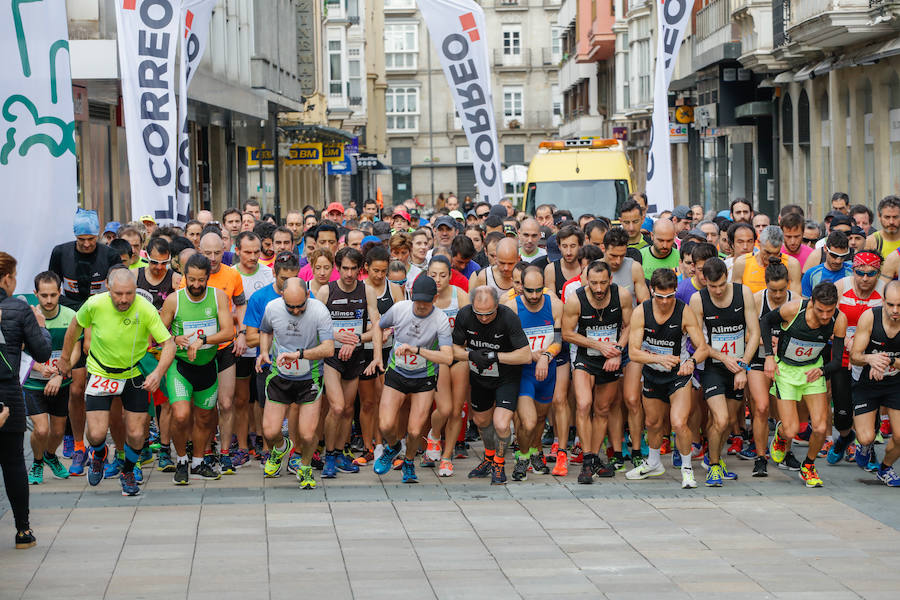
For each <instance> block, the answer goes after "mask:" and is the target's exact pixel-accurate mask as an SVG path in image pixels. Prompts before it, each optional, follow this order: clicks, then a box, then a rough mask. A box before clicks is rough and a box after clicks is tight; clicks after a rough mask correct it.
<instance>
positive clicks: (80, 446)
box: [75, 440, 85, 452]
mask: <svg viewBox="0 0 900 600" xmlns="http://www.w3.org/2000/svg"><path fill="white" fill-rule="evenodd" d="M79 450H81V451H82V452H84V451H85V449H84V440H81V441H78V440H76V441H75V452H78V451H79Z"/></svg>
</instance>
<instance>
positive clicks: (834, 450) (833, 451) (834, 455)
mask: <svg viewBox="0 0 900 600" xmlns="http://www.w3.org/2000/svg"><path fill="white" fill-rule="evenodd" d="M819 454H820V455H821V452H820V453H819ZM842 458H844V452H842V451H839V448H838V445H837V444H832V445H831V447H830V448H829V449H828V454H827V455H826V456H825V460H826V461H828V464H829V465H836V464H838V463H839V462H841V459H842Z"/></svg>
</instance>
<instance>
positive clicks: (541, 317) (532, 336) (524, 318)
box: [516, 294, 555, 375]
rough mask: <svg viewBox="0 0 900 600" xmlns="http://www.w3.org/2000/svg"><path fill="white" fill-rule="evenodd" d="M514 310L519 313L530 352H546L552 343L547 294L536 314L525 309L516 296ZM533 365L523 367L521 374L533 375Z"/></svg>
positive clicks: (549, 302) (551, 308) (550, 304)
mask: <svg viewBox="0 0 900 600" xmlns="http://www.w3.org/2000/svg"><path fill="white" fill-rule="evenodd" d="M516 309H517V310H518V313H519V321H521V322H522V330H523V331H524V332H525V337H527V338H528V344H529V346H530V348H531V351H532V352H541V351H542V350H546V349H547V348H549V347H550V345H551V344H552V343H553V304H552V301H551V300H550V295H549V294H544V305H543V306H541V309H540V310H539V311H537V312H531V311H530V310H528V308H526V307H525V303H524V302H523V301H522V297H521V296H516ZM550 364H551V365H552V364H555V363H552V362H551V363H550ZM534 366H535V363H534V362H531V363H528V364H527V365H523V367H522V373H523V374H529V375H532V374H534Z"/></svg>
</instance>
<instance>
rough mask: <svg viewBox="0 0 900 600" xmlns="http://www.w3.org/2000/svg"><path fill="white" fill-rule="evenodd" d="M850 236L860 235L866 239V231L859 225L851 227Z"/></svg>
mask: <svg viewBox="0 0 900 600" xmlns="http://www.w3.org/2000/svg"><path fill="white" fill-rule="evenodd" d="M850 235H861V236H863V237H866V231H865V230H864V229H863V228H862V227H860V226H859V225H853V226H851V227H850Z"/></svg>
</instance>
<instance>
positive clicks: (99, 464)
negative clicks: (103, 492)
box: [76, 446, 107, 485]
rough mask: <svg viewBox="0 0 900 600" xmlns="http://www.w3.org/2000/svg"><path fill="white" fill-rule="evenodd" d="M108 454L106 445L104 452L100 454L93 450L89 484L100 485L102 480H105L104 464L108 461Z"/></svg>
mask: <svg viewBox="0 0 900 600" xmlns="http://www.w3.org/2000/svg"><path fill="white" fill-rule="evenodd" d="M76 454H77V452H76ZM106 455H107V449H106V446H104V447H103V454H100V455H98V454H97V453H96V452H91V468H90V470H89V471H88V483H89V484H91V485H100V482H101V481H103V466H104V464H105V463H106Z"/></svg>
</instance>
